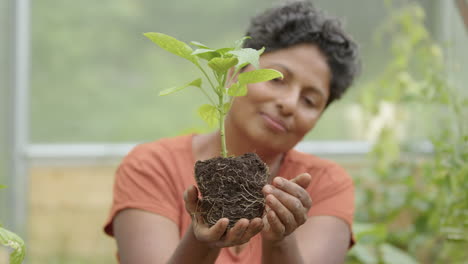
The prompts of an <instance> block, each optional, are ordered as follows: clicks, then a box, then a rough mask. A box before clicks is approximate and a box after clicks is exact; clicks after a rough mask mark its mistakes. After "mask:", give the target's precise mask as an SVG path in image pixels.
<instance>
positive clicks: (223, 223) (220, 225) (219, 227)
mask: <svg viewBox="0 0 468 264" xmlns="http://www.w3.org/2000/svg"><path fill="white" fill-rule="evenodd" d="M200 218H201V217H200ZM228 224H229V219H227V218H221V219H219V220H218V221H217V222H216V224H214V225H213V226H212V227H210V228H207V226H206V225H205V224H204V225H197V230H196V234H198V236H197V238H198V239H199V240H201V241H206V242H212V241H217V240H220V239H221V237H222V236H223V234H224V232H225V231H226V228H227V226H228Z"/></svg>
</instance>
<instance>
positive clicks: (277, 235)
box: [262, 173, 312, 242]
mask: <svg viewBox="0 0 468 264" xmlns="http://www.w3.org/2000/svg"><path fill="white" fill-rule="evenodd" d="M310 181H311V176H310V175H309V174H308V173H303V174H300V175H298V176H297V177H296V178H294V179H292V180H290V181H288V180H287V179H285V178H282V177H275V178H274V179H273V184H272V185H270V184H268V185H266V186H265V187H263V190H262V191H263V193H264V195H265V199H266V207H267V212H266V214H265V216H264V223H265V228H264V230H263V232H262V238H263V239H266V240H269V241H272V242H276V241H281V240H283V238H285V237H286V236H288V235H289V234H291V233H292V232H294V230H296V229H297V228H298V227H299V226H301V225H302V224H304V223H305V222H306V221H307V212H308V211H309V209H310V207H311V206H312V199H311V198H310V195H309V193H308V192H307V191H306V190H305V189H306V188H307V187H308V186H309V184H310Z"/></svg>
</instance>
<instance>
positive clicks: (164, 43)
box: [143, 32, 199, 65]
mask: <svg viewBox="0 0 468 264" xmlns="http://www.w3.org/2000/svg"><path fill="white" fill-rule="evenodd" d="M143 35H145V37H147V38H149V39H150V40H151V41H153V42H154V43H155V44H156V45H158V46H159V47H161V48H163V49H165V50H167V51H169V52H171V53H173V54H175V55H177V56H179V57H182V58H184V59H187V60H189V61H191V62H193V63H194V64H195V65H199V63H198V58H197V57H196V56H195V55H192V52H193V50H192V48H191V47H190V46H189V45H187V44H186V43H185V42H182V41H180V40H177V39H176V38H174V37H171V36H169V35H165V34H163V33H157V32H147V33H144V34H143Z"/></svg>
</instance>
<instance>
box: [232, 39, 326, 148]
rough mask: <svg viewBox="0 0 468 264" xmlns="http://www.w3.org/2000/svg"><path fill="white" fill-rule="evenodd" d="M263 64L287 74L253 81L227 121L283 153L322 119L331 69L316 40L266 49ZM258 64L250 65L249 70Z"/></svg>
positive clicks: (248, 137) (242, 133)
mask: <svg viewBox="0 0 468 264" xmlns="http://www.w3.org/2000/svg"><path fill="white" fill-rule="evenodd" d="M260 66H261V68H269V69H275V70H277V71H279V72H281V73H282V74H283V75H284V78H283V79H275V80H271V81H268V82H262V83H255V84H249V85H248V94H247V95H246V96H242V97H236V98H235V100H234V101H233V105H232V108H231V111H230V112H229V114H228V116H227V119H226V124H227V126H229V127H230V128H233V129H235V132H236V133H240V136H242V138H245V139H246V140H248V141H247V142H249V141H250V142H255V146H256V147H263V148H266V149H271V150H273V151H280V152H284V151H287V150H289V149H291V148H293V147H294V146H295V145H296V144H297V143H298V142H299V141H300V140H301V139H302V138H303V137H304V136H305V135H306V134H307V132H309V131H310V130H311V129H312V128H313V127H314V126H315V124H316V122H317V121H318V119H319V117H320V115H321V113H322V112H323V110H324V108H325V105H326V103H327V100H328V96H329V92H330V88H329V87H330V79H331V73H330V69H329V67H328V64H327V61H326V59H325V57H324V56H323V55H322V53H321V52H320V50H319V49H318V48H317V47H316V46H315V45H312V44H300V45H296V46H293V47H290V48H287V49H281V50H277V51H273V52H269V53H265V54H264V55H262V56H261V57H260ZM251 70H254V68H253V67H252V66H251V65H249V66H247V67H246V68H245V71H251Z"/></svg>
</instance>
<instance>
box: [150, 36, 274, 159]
mask: <svg viewBox="0 0 468 264" xmlns="http://www.w3.org/2000/svg"><path fill="white" fill-rule="evenodd" d="M144 35H145V36H146V37H147V38H149V39H150V40H151V41H152V42H154V43H155V44H156V45H158V46H159V47H161V48H163V49H165V50H167V51H169V52H171V53H173V54H175V55H177V56H179V57H182V58H184V59H186V60H188V61H190V62H192V63H193V64H194V65H195V66H196V67H197V68H198V69H199V70H200V71H201V73H202V74H203V76H202V77H201V78H197V79H195V80H193V81H191V82H188V83H186V84H184V85H181V86H176V87H172V88H169V89H166V90H163V91H162V92H160V93H159V95H160V96H163V95H168V94H171V93H174V92H178V91H180V90H183V89H185V88H187V87H189V86H193V87H197V88H199V89H200V90H201V91H202V92H203V94H204V95H205V96H206V97H207V98H208V100H209V101H210V103H211V104H204V105H202V106H201V107H200V108H199V109H198V113H199V115H200V117H201V118H202V119H203V120H204V121H205V122H207V123H208V125H209V126H214V125H215V124H216V123H217V124H218V126H219V130H220V134H221V154H222V156H223V157H227V156H228V151H227V148H226V136H225V129H224V118H225V116H226V114H227V113H228V112H229V109H230V108H231V105H232V100H233V98H234V97H237V96H244V95H246V94H247V84H249V83H258V82H265V81H269V80H272V79H276V78H282V77H283V75H282V74H281V73H280V72H278V71H276V70H273V69H260V66H259V58H260V55H261V54H262V53H263V51H264V50H265V48H262V49H260V50H255V49H251V48H242V44H243V42H244V40H245V39H247V38H249V37H244V38H242V39H240V40H238V41H236V42H235V44H234V47H227V48H219V49H212V48H209V47H208V46H206V45H204V44H202V43H199V42H196V41H192V42H190V44H191V45H192V46H195V47H196V49H195V50H193V49H192V48H191V47H190V46H189V45H188V44H186V43H185V42H182V41H179V40H177V39H176V38H174V37H171V36H168V35H165V34H162V33H156V32H148V33H145V34H144ZM201 61H206V65H207V66H208V67H206V66H205V67H203V66H202V64H201ZM249 64H251V65H252V66H254V68H255V70H252V71H247V72H241V73H239V72H240V71H241V70H242V69H243V68H244V67H245V66H247V65H249ZM205 68H208V69H209V70H210V71H208V72H211V75H209V74H208V73H207V71H206V69H205ZM231 69H232V70H231ZM230 71H231V72H230ZM235 76H237V81H236V82H235V83H233V80H234V78H235ZM203 77H204V78H205V79H206V80H207V81H208V84H209V87H210V90H211V91H212V92H211V95H210V93H207V91H206V90H205V88H203V86H202V78H203ZM229 84H231V85H230V87H227V85H229ZM213 95H214V96H215V98H214V99H213V98H212V96H213Z"/></svg>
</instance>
